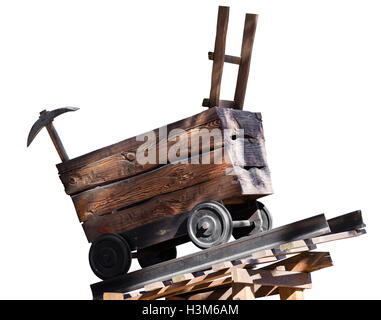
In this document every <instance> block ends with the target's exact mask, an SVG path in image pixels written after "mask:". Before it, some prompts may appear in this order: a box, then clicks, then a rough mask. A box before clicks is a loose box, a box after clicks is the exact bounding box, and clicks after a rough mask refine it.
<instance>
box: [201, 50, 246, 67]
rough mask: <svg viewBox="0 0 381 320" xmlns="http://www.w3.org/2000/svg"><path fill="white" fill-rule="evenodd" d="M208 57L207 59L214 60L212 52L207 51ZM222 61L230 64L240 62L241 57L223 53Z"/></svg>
mask: <svg viewBox="0 0 381 320" xmlns="http://www.w3.org/2000/svg"><path fill="white" fill-rule="evenodd" d="M208 58H209V60H214V52H208ZM224 62H226V63H232V64H240V63H241V57H235V56H229V55H227V54H225V57H224Z"/></svg>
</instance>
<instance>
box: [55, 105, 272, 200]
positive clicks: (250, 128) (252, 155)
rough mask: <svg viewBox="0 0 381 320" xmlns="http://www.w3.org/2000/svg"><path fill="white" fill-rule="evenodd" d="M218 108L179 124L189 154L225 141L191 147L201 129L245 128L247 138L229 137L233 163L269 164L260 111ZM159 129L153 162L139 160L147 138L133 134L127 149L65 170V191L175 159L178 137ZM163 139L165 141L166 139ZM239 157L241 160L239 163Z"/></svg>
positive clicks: (151, 146) (76, 190) (72, 191)
mask: <svg viewBox="0 0 381 320" xmlns="http://www.w3.org/2000/svg"><path fill="white" fill-rule="evenodd" d="M216 109H217V108H212V109H211V110H212V112H208V116H205V117H202V116H200V114H197V115H195V116H192V117H190V118H188V119H185V120H183V121H182V122H181V125H188V124H192V125H191V126H190V127H179V128H177V129H182V130H184V131H183V133H182V134H180V135H179V136H178V139H185V142H187V143H188V153H187V155H186V157H191V156H193V155H195V154H198V153H204V152H208V151H209V150H213V149H215V148H219V147H222V146H223V145H224V140H223V139H222V140H218V139H217V140H215V139H210V145H209V144H205V143H202V144H199V146H198V147H199V149H197V150H196V149H194V148H193V149H192V141H193V140H195V139H200V138H199V136H200V133H201V132H203V131H205V132H209V133H212V132H213V130H214V129H232V130H236V129H244V131H245V139H244V141H238V140H237V141H232V140H228V141H229V142H230V143H229V145H230V146H231V147H232V148H231V151H230V152H232V153H235V154H236V155H235V156H234V158H235V162H232V163H234V164H236V165H237V164H238V165H242V166H256V167H263V166H266V162H265V147H264V137H263V129H262V123H261V115H260V113H252V112H245V111H240V112H229V111H228V110H231V109H228V110H227V111H223V110H222V111H221V110H219V111H217V110H216ZM198 119H208V120H209V121H208V122H205V123H199V120H198ZM211 119H213V120H211ZM173 126H174V125H173V124H170V125H168V130H167V133H169V132H170V130H172V129H174V128H173ZM159 130H160V129H157V132H156V133H155V135H156V140H155V141H154V142H153V143H151V144H148V145H147V146H146V147H147V151H148V152H150V153H151V152H152V153H153V154H155V159H156V161H155V162H154V163H146V164H143V165H142V164H139V162H138V159H136V151H137V149H138V148H139V146H141V145H142V143H144V142H142V141H136V137H134V138H132V140H135V141H134V142H131V141H130V142H131V143H129V144H128V143H125V144H124V147H125V149H123V151H120V152H119V153H115V154H113V155H110V156H107V157H105V158H102V159H98V160H97V161H93V162H90V163H88V164H86V165H83V166H80V167H79V168H76V169H73V170H70V171H67V172H62V173H61V175H60V179H61V181H62V183H63V184H64V187H65V191H66V193H68V194H70V195H75V194H77V193H80V192H82V191H86V190H89V189H92V188H95V187H98V186H103V185H106V184H109V183H111V182H116V181H119V180H122V179H125V178H128V177H133V176H135V175H139V174H142V173H144V172H147V171H150V170H154V169H156V168H158V167H159V166H160V165H161V163H163V160H164V163H166V162H167V161H171V160H172V159H170V158H169V159H168V157H167V154H168V150H170V148H171V147H173V145H174V144H175V143H176V141H167V139H166V138H167V135H166V134H165V135H164V137H162V136H160V135H159ZM154 132H155V131H154ZM164 141H165V142H166V143H163V142H164ZM239 144H242V145H239ZM104 152H106V151H104V150H101V151H100V153H101V154H102V153H104ZM162 155H164V156H165V159H163V158H162ZM243 155H244V156H243ZM159 157H160V160H161V161H160V162H159ZM237 161H239V162H240V163H237Z"/></svg>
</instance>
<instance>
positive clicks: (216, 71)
mask: <svg viewBox="0 0 381 320" xmlns="http://www.w3.org/2000/svg"><path fill="white" fill-rule="evenodd" d="M228 22H229V7H223V6H220V7H219V8H218V18H217V31H216V41H215V45H214V59H213V70H212V84H211V87H210V106H211V107H214V106H218V102H219V100H220V90H221V80H222V71H223V68H224V59H225V45H226V34H227V31H228Z"/></svg>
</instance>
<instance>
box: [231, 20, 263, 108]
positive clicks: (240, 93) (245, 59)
mask: <svg viewBox="0 0 381 320" xmlns="http://www.w3.org/2000/svg"><path fill="white" fill-rule="evenodd" d="M257 21H258V15H256V14H246V18H245V26H244V31H243V39H242V47H241V63H240V65H239V69H238V76H237V85H236V89H235V94H234V101H235V106H234V107H235V108H237V109H241V110H242V109H243V105H244V101H245V95H246V87H247V81H248V78H249V71H250V62H251V53H252V50H253V43H254V36H255V30H256V28H257Z"/></svg>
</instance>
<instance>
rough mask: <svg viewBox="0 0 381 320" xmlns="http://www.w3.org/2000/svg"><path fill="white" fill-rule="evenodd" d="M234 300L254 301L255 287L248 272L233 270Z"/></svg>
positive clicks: (238, 269)
mask: <svg viewBox="0 0 381 320" xmlns="http://www.w3.org/2000/svg"><path fill="white" fill-rule="evenodd" d="M231 277H232V300H254V299H255V295H254V285H253V280H252V279H251V277H250V275H249V273H248V270H246V269H240V268H232V271H231Z"/></svg>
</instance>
